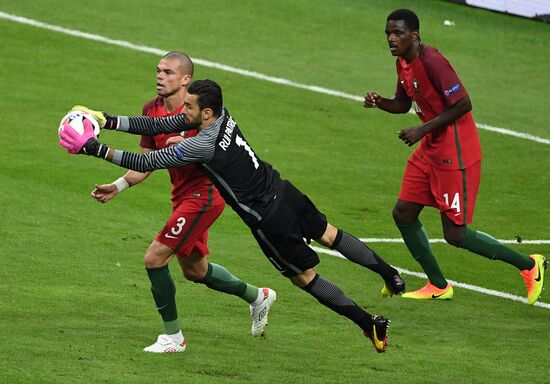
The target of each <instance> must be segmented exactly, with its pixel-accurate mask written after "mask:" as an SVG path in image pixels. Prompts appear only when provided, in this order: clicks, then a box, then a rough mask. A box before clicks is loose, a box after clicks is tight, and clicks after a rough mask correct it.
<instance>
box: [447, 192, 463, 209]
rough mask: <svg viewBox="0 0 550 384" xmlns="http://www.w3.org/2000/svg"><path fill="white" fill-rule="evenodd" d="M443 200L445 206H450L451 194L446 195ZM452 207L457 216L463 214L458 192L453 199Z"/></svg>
mask: <svg viewBox="0 0 550 384" xmlns="http://www.w3.org/2000/svg"><path fill="white" fill-rule="evenodd" d="M443 198H444V199H445V204H447V206H449V194H448V193H444V194H443ZM450 207H451V209H454V210H456V213H457V215H458V214H459V213H460V212H461V209H460V193H458V192H457V193H455V195H454V197H453V202H452V203H451V204H450Z"/></svg>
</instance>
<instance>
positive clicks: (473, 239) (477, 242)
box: [460, 228, 535, 271]
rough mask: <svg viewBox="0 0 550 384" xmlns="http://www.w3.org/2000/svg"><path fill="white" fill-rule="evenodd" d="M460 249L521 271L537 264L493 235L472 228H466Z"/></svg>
mask: <svg viewBox="0 0 550 384" xmlns="http://www.w3.org/2000/svg"><path fill="white" fill-rule="evenodd" d="M460 248H464V249H467V250H468V251H471V252H474V253H477V254H478V255H481V256H485V257H487V258H488V259H491V260H495V259H496V260H500V261H504V262H505V263H508V264H511V265H513V266H514V267H516V268H517V269H519V270H520V271H522V270H524V269H531V268H533V267H534V265H535V262H534V261H533V260H532V259H531V258H530V257H529V256H526V255H523V254H521V253H519V252H516V251H514V250H513V249H512V248H508V247H507V246H505V245H504V244H502V243H501V242H500V241H498V240H497V239H495V238H494V237H492V236H491V235H488V234H486V233H484V232H481V231H474V230H472V229H470V228H466V234H465V235H464V239H463V240H462V243H460Z"/></svg>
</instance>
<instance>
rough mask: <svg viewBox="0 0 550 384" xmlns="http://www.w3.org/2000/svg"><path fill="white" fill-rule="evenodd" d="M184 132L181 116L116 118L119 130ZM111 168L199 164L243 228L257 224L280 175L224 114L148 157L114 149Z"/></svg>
mask: <svg viewBox="0 0 550 384" xmlns="http://www.w3.org/2000/svg"><path fill="white" fill-rule="evenodd" d="M187 129H190V128H188V127H186V124H185V121H184V119H183V115H176V116H169V117H163V118H155V117H148V116H135V117H120V124H119V128H118V130H122V131H127V132H129V133H134V134H139V135H149V136H154V135H157V134H159V133H168V132H181V131H182V130H187ZM113 163H115V164H118V165H120V166H122V167H125V168H129V169H133V170H135V171H138V172H147V171H153V170H155V169H161V168H169V167H178V166H182V165H187V164H191V163H195V164H198V166H199V167H200V168H201V169H202V170H203V171H204V172H205V173H206V174H207V175H208V177H209V178H210V179H211V180H212V182H213V183H214V184H215V185H216V187H217V188H218V190H219V191H220V193H221V195H222V196H223V198H224V199H225V201H226V202H227V204H229V205H230V206H231V207H232V208H233V209H234V210H235V212H237V214H238V215H239V216H240V217H241V218H242V219H243V221H244V222H245V223H246V224H247V225H248V226H252V225H254V224H256V223H258V222H259V221H260V220H261V219H262V216H263V212H264V211H265V210H266V208H267V206H268V205H269V203H270V202H271V201H272V200H273V199H274V197H275V196H276V194H277V191H278V190H279V187H280V185H281V178H280V176H279V172H277V171H276V170H275V169H274V168H273V167H272V166H271V164H269V163H266V162H265V161H262V160H261V159H260V158H258V156H257V155H256V153H255V152H254V151H253V150H252V148H251V147H250V145H249V144H248V142H247V141H246V139H245V137H244V135H243V134H242V132H241V130H240V129H239V127H238V125H237V123H236V122H235V120H234V119H233V117H231V115H230V114H229V112H228V111H227V110H226V109H224V110H223V113H222V115H221V116H220V117H219V118H218V119H217V120H216V121H215V122H214V123H212V124H211V125H210V126H208V127H207V128H204V129H202V130H201V131H200V132H199V133H198V135H197V136H194V137H191V138H188V139H185V140H184V141H182V142H181V143H179V144H177V145H175V146H173V147H169V148H165V149H162V150H159V151H152V152H149V153H147V154H141V155H138V154H135V153H131V152H125V151H119V150H116V151H115V155H114V157H113Z"/></svg>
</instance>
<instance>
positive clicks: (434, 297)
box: [432, 293, 445, 299]
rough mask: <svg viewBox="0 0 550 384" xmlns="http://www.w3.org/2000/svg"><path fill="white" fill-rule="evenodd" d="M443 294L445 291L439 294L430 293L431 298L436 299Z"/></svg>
mask: <svg viewBox="0 0 550 384" xmlns="http://www.w3.org/2000/svg"><path fill="white" fill-rule="evenodd" d="M444 294H445V293H442V294H440V295H434V294H433V293H432V299H437V298H438V297H440V296H443V295H444Z"/></svg>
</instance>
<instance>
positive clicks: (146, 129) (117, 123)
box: [72, 105, 193, 136]
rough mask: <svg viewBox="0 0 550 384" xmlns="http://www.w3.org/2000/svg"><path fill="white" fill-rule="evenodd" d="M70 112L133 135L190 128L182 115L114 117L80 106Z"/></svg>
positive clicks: (154, 134)
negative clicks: (87, 116) (80, 112)
mask: <svg viewBox="0 0 550 384" xmlns="http://www.w3.org/2000/svg"><path fill="white" fill-rule="evenodd" d="M72 110H73V111H74V110H84V111H87V112H89V113H90V114H91V115H92V116H93V117H94V118H95V119H96V120H97V122H98V123H99V126H100V127H101V128H102V129H109V130H117V131H122V132H128V133H132V134H135V135H144V136H156V135H158V134H159V133H171V132H181V131H189V130H191V129H193V128H190V127H189V126H188V125H187V124H186V123H185V120H184V117H183V115H181V114H179V115H175V116H168V117H149V116H114V115H110V114H108V113H107V112H100V111H94V110H93V109H90V108H88V107H84V106H82V105H75V106H74V107H73V108H72Z"/></svg>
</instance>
